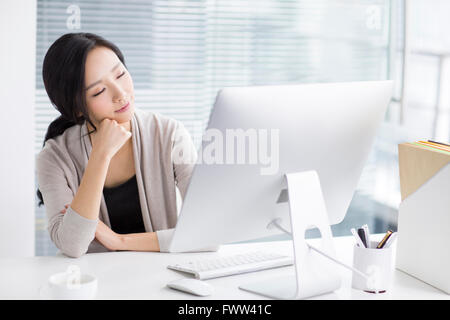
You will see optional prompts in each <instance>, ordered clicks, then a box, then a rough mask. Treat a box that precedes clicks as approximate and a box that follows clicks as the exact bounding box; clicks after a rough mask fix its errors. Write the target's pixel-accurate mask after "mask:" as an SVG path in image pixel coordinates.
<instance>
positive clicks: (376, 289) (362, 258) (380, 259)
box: [352, 241, 393, 293]
mask: <svg viewBox="0 0 450 320" xmlns="http://www.w3.org/2000/svg"><path fill="white" fill-rule="evenodd" d="M377 244H378V242H376V241H371V242H370V246H369V248H365V247H360V246H358V245H355V247H354V249H353V268H355V269H357V270H359V271H361V272H362V273H365V274H366V275H367V276H368V277H367V278H365V277H363V276H361V275H359V274H357V273H356V272H353V275H352V287H353V288H354V289H359V290H364V291H366V292H371V293H383V292H385V291H386V290H388V288H389V286H390V284H391V280H392V273H393V266H392V247H388V248H381V249H377V248H376V247H377Z"/></svg>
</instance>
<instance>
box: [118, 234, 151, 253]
mask: <svg viewBox="0 0 450 320" xmlns="http://www.w3.org/2000/svg"><path fill="white" fill-rule="evenodd" d="M119 237H120V243H119V247H118V248H117V250H130V251H160V248H159V242H158V237H157V235H156V232H144V233H129V234H121V235H119Z"/></svg>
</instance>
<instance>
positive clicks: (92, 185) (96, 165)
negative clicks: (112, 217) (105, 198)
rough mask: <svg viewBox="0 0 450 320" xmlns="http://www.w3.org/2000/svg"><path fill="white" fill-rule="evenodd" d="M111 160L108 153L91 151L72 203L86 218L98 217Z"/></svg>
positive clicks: (95, 218)
mask: <svg viewBox="0 0 450 320" xmlns="http://www.w3.org/2000/svg"><path fill="white" fill-rule="evenodd" d="M109 162H110V159H109V157H107V156H106V155H104V154H101V153H96V152H95V151H94V150H93V151H92V152H91V155H90V158H89V161H88V164H87V166H86V170H85V171H84V174H83V178H82V179H81V183H80V187H79V188H78V191H77V193H76V194H75V197H74V198H73V200H72V203H71V205H70V206H71V208H72V209H73V210H74V211H75V212H77V213H78V214H79V215H81V216H83V217H84V218H87V219H91V220H97V219H98V214H99V212H100V202H101V199H102V192H103V186H104V184H105V180H106V174H107V172H108V167H109Z"/></svg>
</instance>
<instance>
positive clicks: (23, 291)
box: [0, 237, 450, 300]
mask: <svg viewBox="0 0 450 320" xmlns="http://www.w3.org/2000/svg"><path fill="white" fill-rule="evenodd" d="M309 241H310V243H311V244H314V243H317V242H316V241H317V240H309ZM334 241H335V247H336V251H337V256H338V258H339V259H341V260H342V261H344V262H346V263H347V264H350V265H351V262H352V255H353V251H352V247H353V244H354V240H353V238H352V237H337V238H335V240H334ZM260 249H261V250H273V251H276V252H283V253H290V252H291V250H292V244H291V242H290V241H276V242H264V243H247V244H238V245H226V246H222V247H221V248H220V250H219V251H218V252H209V253H189V254H187V253H184V254H168V253H153V252H111V253H96V254H87V255H84V256H83V257H81V258H79V259H72V258H68V257H65V256H63V255H57V256H52V257H31V258H3V259H0V299H39V298H40V297H39V294H38V291H39V288H40V287H41V286H42V285H43V284H44V283H46V280H47V278H48V277H49V276H50V275H52V274H54V273H57V272H62V271H65V269H66V268H67V266H69V265H71V264H76V265H78V266H79V267H80V268H81V270H82V272H84V273H90V274H93V275H95V276H96V277H97V278H98V281H99V282H98V283H99V288H98V295H97V298H98V299H218V300H222V299H223V300H225V299H227V300H229V299H243V300H245V299H264V297H262V296H259V295H256V294H252V293H250V292H246V291H243V290H240V289H239V288H238V286H239V285H240V284H243V283H246V282H251V281H256V280H258V279H260V277H266V276H268V275H281V274H286V273H289V272H293V267H284V268H278V269H272V270H265V271H260V272H253V273H247V274H241V275H236V276H230V277H223V278H217V279H211V280H207V282H208V283H210V284H211V285H213V286H214V289H215V292H214V294H213V295H211V296H209V297H196V296H192V295H189V294H186V293H182V292H178V291H175V290H172V289H169V288H167V287H166V284H167V283H168V282H169V281H172V280H176V279H179V278H182V277H186V275H185V274H183V273H179V272H176V271H173V270H169V269H167V265H168V264H171V263H175V262H180V261H184V260H185V259H186V260H189V259H191V258H206V257H215V256H221V255H229V254H235V253H239V252H245V251H247V250H248V251H252V250H260ZM336 268H338V269H339V270H340V271H341V273H342V279H343V282H342V287H341V288H340V289H339V290H337V291H335V292H334V293H331V294H326V295H322V296H318V297H315V298H314V299H450V295H447V294H446V293H444V292H442V291H440V290H438V289H436V288H434V287H432V286H430V285H427V284H426V283H424V282H421V281H419V280H417V279H415V278H413V277H411V276H409V275H408V274H405V273H403V272H401V271H398V270H395V274H394V279H393V285H392V288H391V290H389V292H386V293H383V294H378V295H375V294H370V293H365V292H362V291H358V290H355V289H351V272H350V271H349V270H347V269H345V268H343V267H341V266H338V265H337V266H336Z"/></svg>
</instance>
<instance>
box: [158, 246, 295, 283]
mask: <svg viewBox="0 0 450 320" xmlns="http://www.w3.org/2000/svg"><path fill="white" fill-rule="evenodd" d="M292 264H294V259H293V258H292V257H289V256H283V255H280V254H276V253H265V252H260V251H258V252H250V253H245V254H236V255H232V256H228V257H223V258H216V259H207V260H206V259H205V260H198V261H188V262H185V263H181V264H174V265H169V266H167V267H168V268H169V269H172V270H177V271H182V272H187V273H191V274H193V275H194V276H195V277H196V278H197V279H201V280H205V279H212V278H218V277H225V276H231V275H235V274H240V273H246V272H254V271H259V270H265V269H272V268H277V267H284V266H290V265H292Z"/></svg>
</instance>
